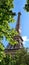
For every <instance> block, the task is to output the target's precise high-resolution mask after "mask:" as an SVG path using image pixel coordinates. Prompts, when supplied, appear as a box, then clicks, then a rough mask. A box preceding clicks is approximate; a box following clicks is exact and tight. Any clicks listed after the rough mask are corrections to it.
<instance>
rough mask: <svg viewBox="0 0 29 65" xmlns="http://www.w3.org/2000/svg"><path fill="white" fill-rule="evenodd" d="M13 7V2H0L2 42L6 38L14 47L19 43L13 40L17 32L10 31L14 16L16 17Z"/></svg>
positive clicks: (0, 37)
mask: <svg viewBox="0 0 29 65" xmlns="http://www.w3.org/2000/svg"><path fill="white" fill-rule="evenodd" d="M13 7H14V5H13V0H0V41H1V39H3V37H4V36H5V37H6V40H8V41H9V43H11V44H12V45H14V44H16V42H17V41H16V40H14V39H13V37H14V35H16V34H17V32H16V30H14V29H13V30H12V29H10V26H9V24H10V22H11V23H12V22H14V16H15V15H16V14H15V13H14V12H13V11H12V9H13ZM14 32H15V33H14Z"/></svg>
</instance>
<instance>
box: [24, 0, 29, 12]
mask: <svg viewBox="0 0 29 65" xmlns="http://www.w3.org/2000/svg"><path fill="white" fill-rule="evenodd" d="M24 9H25V10H26V11H27V12H29V0H27V2H26V4H25V7H24Z"/></svg>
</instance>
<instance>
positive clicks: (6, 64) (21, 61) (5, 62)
mask: <svg viewBox="0 0 29 65" xmlns="http://www.w3.org/2000/svg"><path fill="white" fill-rule="evenodd" d="M0 63H1V65H29V52H28V51H27V50H26V49H24V48H22V49H20V50H19V52H17V53H16V54H15V55H14V56H12V55H10V54H6V56H5V57H3V59H2V61H1V62H0Z"/></svg>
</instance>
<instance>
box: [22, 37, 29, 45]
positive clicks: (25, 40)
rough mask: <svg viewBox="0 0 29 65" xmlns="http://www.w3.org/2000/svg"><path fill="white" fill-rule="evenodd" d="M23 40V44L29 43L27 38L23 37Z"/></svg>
mask: <svg viewBox="0 0 29 65" xmlns="http://www.w3.org/2000/svg"><path fill="white" fill-rule="evenodd" d="M22 38H23V44H25V43H26V42H29V39H28V37H27V36H23V37H22Z"/></svg>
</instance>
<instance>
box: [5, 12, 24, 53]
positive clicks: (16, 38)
mask: <svg viewBox="0 0 29 65" xmlns="http://www.w3.org/2000/svg"><path fill="white" fill-rule="evenodd" d="M20 16H21V13H20V12H18V19H17V23H16V27H15V29H16V31H17V32H18V33H19V34H18V35H17V36H15V37H14V39H15V40H17V41H18V44H15V45H14V46H13V45H11V44H8V45H7V48H6V49H5V52H8V51H9V52H10V51H12V50H13V51H14V50H18V49H20V48H23V43H22V42H23V39H22V36H21V30H20Z"/></svg>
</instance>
